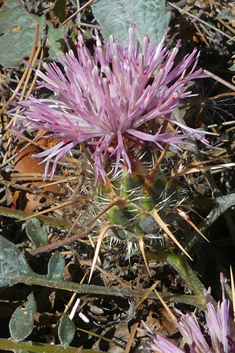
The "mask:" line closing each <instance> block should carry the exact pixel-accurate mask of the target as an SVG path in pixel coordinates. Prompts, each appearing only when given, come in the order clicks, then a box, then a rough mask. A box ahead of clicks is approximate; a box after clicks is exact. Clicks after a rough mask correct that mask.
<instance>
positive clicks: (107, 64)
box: [18, 26, 208, 183]
mask: <svg viewBox="0 0 235 353" xmlns="http://www.w3.org/2000/svg"><path fill="white" fill-rule="evenodd" d="M134 31H135V28H134V26H131V27H130V29H129V44H128V45H126V44H125V43H124V44H123V45H120V44H118V42H115V40H114V38H113V36H111V37H110V39H109V42H108V43H106V45H105V47H102V45H101V42H100V40H99V38H98V35H97V39H96V46H95V48H94V52H95V53H94V58H93V57H92V55H91V53H90V51H89V50H88V48H87V47H86V46H85V43H84V39H83V36H82V34H81V33H80V34H78V43H77V56H76V55H75V54H74V52H73V51H72V50H69V51H68V53H66V54H65V55H62V56H61V57H60V58H59V62H60V64H61V65H60V66H58V65H57V64H56V63H55V62H53V63H51V64H49V65H48V64H46V63H45V64H44V65H43V67H44V69H45V73H43V72H42V71H37V75H38V76H39V77H40V78H41V79H42V81H40V87H45V88H47V89H49V90H50V91H52V92H53V93H54V96H55V98H54V99H36V98H35V97H33V96H30V97H29V98H28V100H27V101H24V102H22V103H19V104H20V105H21V107H22V110H21V112H20V113H19V114H18V116H19V117H20V118H23V119H24V120H23V121H24V123H23V125H22V130H21V131H23V130H24V129H28V128H30V129H31V130H44V131H48V132H49V133H50V136H54V137H55V138H59V139H60V142H59V143H58V144H57V145H56V146H54V147H52V148H50V149H48V150H47V151H43V152H42V153H39V154H38V155H37V156H38V157H43V158H44V161H46V162H47V164H46V169H45V175H46V174H47V172H48V168H49V163H50V161H51V159H53V160H54V165H53V169H52V175H53V173H54V172H55V168H56V164H57V162H58V160H59V159H60V158H61V157H62V156H63V155H64V154H66V153H67V152H68V151H69V150H70V149H71V148H73V147H75V146H76V145H78V144H79V143H81V142H85V141H87V142H88V144H90V146H92V148H91V151H92V156H91V158H92V161H93V165H94V170H95V175H96V177H95V183H96V182H97V180H98V177H99V175H101V176H102V178H103V179H104V180H105V176H106V172H105V170H104V165H103V157H104V156H109V157H110V158H115V170H114V174H116V173H117V171H118V168H119V165H120V162H122V163H124V164H125V165H126V167H127V169H128V172H129V173H131V171H132V165H131V159H130V154H129V151H128V146H127V143H126V141H128V138H129V139H130V138H134V139H135V140H141V141H151V142H153V143H155V144H156V145H157V146H158V147H159V148H160V149H163V146H164V145H165V144H169V145H170V146H174V147H176V148H179V145H180V144H183V143H187V138H188V136H190V135H194V136H195V137H196V139H199V140H201V141H202V142H203V143H205V144H208V142H207V140H205V138H204V137H203V136H202V133H201V132H197V131H195V130H193V129H191V128H188V127H186V126H184V125H181V124H180V123H179V122H175V124H176V126H177V129H175V130H174V131H170V132H168V131H163V128H162V126H163V121H164V119H165V120H166V121H168V120H169V118H170V114H171V113H172V112H173V110H174V109H175V107H176V106H177V105H178V104H179V102H180V100H181V99H182V98H185V97H188V96H189V95H190V94H191V92H187V91H186V88H187V86H188V84H189V83H190V82H191V81H192V80H194V79H197V78H201V77H205V75H204V73H203V71H202V70H201V69H199V70H197V71H195V68H196V65H197V61H198V55H199V54H198V53H197V51H196V50H193V52H192V53H191V54H190V55H186V56H185V57H184V58H183V60H182V61H181V62H179V63H178V64H175V58H176V55H177V53H178V48H179V44H180V43H177V45H176V47H175V48H174V49H173V50H172V51H169V50H167V49H166V48H164V46H163V43H164V40H165V37H166V34H165V36H164V38H163V39H162V41H161V42H160V43H159V44H157V43H153V44H152V43H150V41H149V39H148V36H145V37H144V39H143V42H142V43H141V45H140V44H139V43H137V44H135V42H134ZM150 120H154V121H155V122H156V126H157V129H156V130H155V131H154V132H153V131H146V129H145V125H146V123H147V122H148V121H150ZM182 129H183V131H184V133H183V131H182ZM156 131H157V132H156Z"/></svg>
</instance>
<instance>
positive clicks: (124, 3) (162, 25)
mask: <svg viewBox="0 0 235 353" xmlns="http://www.w3.org/2000/svg"><path fill="white" fill-rule="evenodd" d="M91 7H92V11H93V13H94V16H95V18H96V19H97V21H98V22H99V24H100V25H101V33H102V35H103V37H104V39H105V40H106V41H108V39H109V36H110V35H111V34H112V35H114V37H115V38H116V39H118V41H119V43H122V42H123V41H124V40H127V39H128V28H129V26H130V23H134V24H135V25H136V39H137V40H138V41H140V42H141V40H142V39H143V38H144V36H145V35H146V34H148V36H149V39H150V40H151V42H152V43H153V42H155V41H156V40H158V42H159V41H161V39H162V37H163V34H164V32H165V30H166V29H167V27H168V25H169V21H170V13H167V11H166V6H165V1H164V0H98V1H95V2H94V3H93V4H92V5H91Z"/></svg>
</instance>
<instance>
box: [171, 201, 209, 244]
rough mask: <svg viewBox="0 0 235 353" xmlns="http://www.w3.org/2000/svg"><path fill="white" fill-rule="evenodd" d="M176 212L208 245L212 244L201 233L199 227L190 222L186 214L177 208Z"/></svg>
mask: <svg viewBox="0 0 235 353" xmlns="http://www.w3.org/2000/svg"><path fill="white" fill-rule="evenodd" d="M176 212H177V213H178V214H179V215H180V217H182V218H183V219H184V220H185V221H186V222H188V224H190V225H191V227H193V228H194V229H195V230H196V231H197V232H198V234H200V235H201V236H202V237H203V238H204V239H205V240H206V241H207V242H208V243H209V242H210V241H209V240H208V239H207V237H205V235H204V234H202V232H200V230H199V229H198V228H197V226H195V224H194V223H193V222H192V221H191V220H190V218H189V217H187V215H186V213H185V212H183V211H182V210H180V209H179V208H176Z"/></svg>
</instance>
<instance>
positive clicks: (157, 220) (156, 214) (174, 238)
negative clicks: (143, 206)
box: [150, 209, 193, 260]
mask: <svg viewBox="0 0 235 353" xmlns="http://www.w3.org/2000/svg"><path fill="white" fill-rule="evenodd" d="M150 215H151V216H152V217H153V218H154V219H155V221H156V222H157V224H158V225H159V226H160V227H161V228H162V229H163V230H164V231H165V232H166V234H167V235H168V236H169V237H170V238H171V239H172V240H173V242H174V243H175V244H176V245H177V246H178V247H179V248H180V250H181V251H182V252H183V253H184V254H185V255H186V256H188V258H189V259H190V260H193V259H192V258H191V256H190V255H189V254H188V253H187V251H186V250H185V249H184V248H183V246H182V245H181V244H180V243H179V242H178V240H177V239H176V237H175V236H174V235H173V234H172V233H171V231H170V229H169V228H168V227H167V225H166V223H165V222H164V221H163V220H162V219H161V217H160V216H159V214H158V211H157V210H156V209H153V210H152V211H151V212H150Z"/></svg>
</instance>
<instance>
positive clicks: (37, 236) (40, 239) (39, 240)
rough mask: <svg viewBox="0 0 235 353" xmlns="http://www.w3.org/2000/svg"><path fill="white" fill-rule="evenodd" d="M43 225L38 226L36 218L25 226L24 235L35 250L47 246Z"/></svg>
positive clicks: (45, 231)
mask: <svg viewBox="0 0 235 353" xmlns="http://www.w3.org/2000/svg"><path fill="white" fill-rule="evenodd" d="M46 228H47V227H46V226H45V225H42V226H41V225H40V222H39V220H38V219H37V218H32V219H30V221H29V222H28V223H27V225H26V234H27V236H28V237H29V239H30V240H31V241H32V243H33V245H34V246H35V248H40V247H41V246H44V245H46V244H47V230H46Z"/></svg>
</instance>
